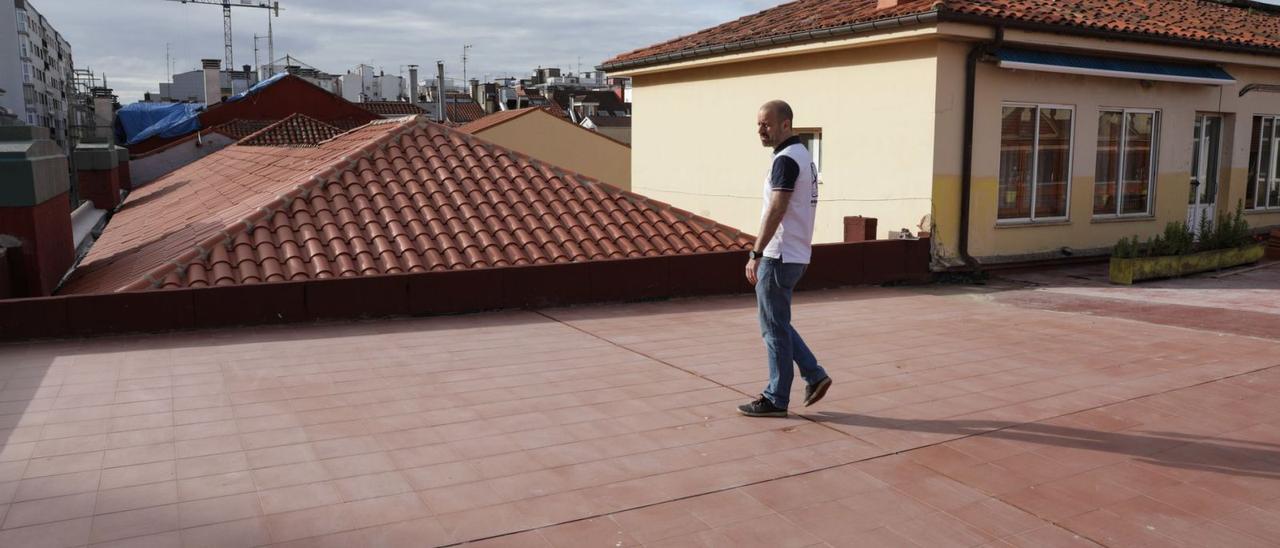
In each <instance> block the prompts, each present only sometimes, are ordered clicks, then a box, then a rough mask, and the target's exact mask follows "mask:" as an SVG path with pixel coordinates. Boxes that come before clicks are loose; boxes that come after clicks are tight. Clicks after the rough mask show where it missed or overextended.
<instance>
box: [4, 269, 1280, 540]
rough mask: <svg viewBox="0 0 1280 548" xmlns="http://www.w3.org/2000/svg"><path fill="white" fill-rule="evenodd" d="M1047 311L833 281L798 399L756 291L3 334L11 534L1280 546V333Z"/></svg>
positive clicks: (965, 295) (810, 329)
mask: <svg viewBox="0 0 1280 548" xmlns="http://www.w3.org/2000/svg"><path fill="white" fill-rule="evenodd" d="M1270 272H1272V274H1264V275H1262V277H1263V278H1265V279H1270V278H1267V276H1280V269H1272V270H1271V271H1270ZM1044 291H1046V290H1044V289H1041V290H1036V291H1032V290H1014V291H1009V292H1005V293H1002V294H1001V296H1003V295H1009V294H1012V293H1035V292H1044ZM1256 297H1257V298H1259V299H1264V300H1265V299H1270V304H1265V303H1264V304H1262V305H1260V306H1273V307H1274V306H1276V305H1277V304H1280V292H1274V291H1272V292H1260V293H1257V295H1256ZM1010 303H1012V304H1010ZM1028 303H1032V304H1034V303H1033V301H1032V300H1025V299H1024V300H1022V301H1018V300H1017V299H1014V300H1013V301H1010V302H1005V301H1002V300H1001V297H999V296H998V297H996V298H992V296H991V295H990V294H987V293H982V292H974V291H971V290H968V289H965V288H920V289H878V288H863V289H848V290H837V291H825V292H816V293H808V294H804V295H802V296H801V298H800V299H799V303H798V304H797V312H796V317H797V325H798V327H799V328H800V330H801V331H802V332H803V333H804V334H805V335H806V337H807V339H808V342H809V343H810V345H811V346H812V347H814V348H815V350H816V352H817V353H818V355H819V357H820V358H821V359H822V360H823V362H824V364H825V366H826V367H827V368H828V369H829V370H830V372H831V373H832V375H833V377H834V378H835V379H836V384H835V386H834V387H833V389H832V392H831V393H830V394H829V395H828V397H827V399H826V400H825V401H823V402H822V403H820V404H819V405H817V406H815V407H813V408H810V409H804V410H802V411H803V412H804V414H803V416H793V417H792V418H789V419H747V418H744V417H739V416H737V414H736V412H735V411H734V408H733V407H734V405H736V404H737V403H740V402H742V401H744V400H745V395H746V394H755V393H756V392H758V390H759V388H760V387H761V384H762V383H763V379H764V376H765V371H764V367H763V365H762V363H761V358H760V357H761V353H762V349H761V345H760V342H759V335H758V331H757V330H758V328H757V326H756V320H755V316H754V309H753V302H752V300H751V299H750V298H748V297H728V298H714V299H699V300H690V301H674V302H664V303H648V304H628V305H608V306H596V307H582V308H572V309H559V310H550V311H545V312H542V313H537V312H507V313H494V314H484V315H475V316H464V317H449V318H432V319H414V320H399V321H382V322H370V323H356V324H338V325H322V326H301V327H285V328H270V329H253V330H226V331H211V332H200V333H184V334H176V335H165V336H137V337H127V338H106V339H92V340H83V341H71V342H49V343H36V344H27V345H11V346H0V382H3V385H2V387H0V427H3V428H5V429H6V430H4V431H3V432H2V433H0V441H2V442H3V444H4V445H3V448H2V449H0V516H2V518H3V522H2V523H0V546H6V547H7V546H15V547H17V546H21V547H34V546H46V545H47V546H82V545H118V546H257V545H268V544H273V545H280V546H342V547H348V546H429V545H447V544H454V543H463V542H467V541H476V540H480V541H481V542H480V543H478V545H487V546H521V547H524V546H575V547H576V546H632V545H641V544H643V545H649V546H770V547H787V546H796V547H803V546H826V545H830V546H917V545H918V546H924V547H937V546H977V545H994V546H1008V545H1013V546H1036V547H1041V546H1089V545H1094V544H1095V543H1096V544H1103V545H1108V546H1145V545H1161V546H1232V547H1248V546H1259V547H1261V546H1275V545H1277V544H1280V525H1278V524H1280V399H1277V398H1276V397H1275V396H1274V395H1275V394H1276V393H1277V392H1278V391H1280V367H1278V366H1280V343H1277V342H1276V341H1275V340H1271V339H1267V338H1259V337H1246V336H1241V335H1236V334H1231V332H1225V333H1224V332H1214V331H1205V330H1194V329H1186V328H1183V327H1177V326H1170V325H1161V324H1158V323H1151V322H1143V321H1134V320H1131V319H1124V318H1114V317H1108V316H1107V315H1105V314H1099V313H1097V311H1094V312H1093V313H1091V314H1079V313H1064V312H1058V311H1050V310H1043V309H1041V308H1037V307H1036V306H1031V305H1030V304H1028ZM1202 304H1203V303H1202ZM1210 304H1211V303H1210ZM799 389H800V388H799V387H797V391H798V390H799ZM797 410H800V409H797Z"/></svg>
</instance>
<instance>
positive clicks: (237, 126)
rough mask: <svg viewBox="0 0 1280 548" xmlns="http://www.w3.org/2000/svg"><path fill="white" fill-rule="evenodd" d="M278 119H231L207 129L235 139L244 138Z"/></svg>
mask: <svg viewBox="0 0 1280 548" xmlns="http://www.w3.org/2000/svg"><path fill="white" fill-rule="evenodd" d="M278 121H279V120H240V119H236V120H232V121H230V122H227V123H225V124H221V125H217V126H214V127H212V128H209V131H213V132H215V133H221V134H223V135H226V136H227V137H230V138H232V139H235V140H237V141H238V140H240V139H244V138H245V137H248V136H250V135H253V134H254V133H257V132H259V131H262V130H263V129H265V128H266V127H267V126H270V125H272V124H274V123H276V122H278Z"/></svg>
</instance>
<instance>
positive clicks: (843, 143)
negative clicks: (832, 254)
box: [632, 40, 938, 243]
mask: <svg viewBox="0 0 1280 548" xmlns="http://www.w3.org/2000/svg"><path fill="white" fill-rule="evenodd" d="M936 44H937V42H936V41H934V40H928V41H916V42H904V43H897V44H892V45H881V46H875V47H862V48H856V49H844V50H836V51H819V52H814V53H805V54H802V55H794V56H789V57H777V58H771V59H760V60H750V61H743V62H736V63H730V64H722V65H716V66H708V67H699V68H697V70H680V71H673V72H661V73H656V74H643V73H640V74H636V75H634V76H633V81H632V84H633V86H634V90H633V94H634V95H633V103H632V114H633V117H632V146H633V150H634V152H633V154H634V155H635V163H634V167H633V184H634V190H635V191H636V192H638V193H640V194H643V195H645V196H649V197H652V198H655V199H658V200H662V201H665V202H669V203H671V204H674V205H676V206H677V207H680V208H683V209H686V210H689V211H692V212H694V213H697V214H699V215H702V216H705V217H709V218H712V219H715V220H716V221H719V222H721V223H724V224H726V225H729V226H733V227H736V228H739V229H741V230H743V231H745V232H748V233H755V232H756V231H757V230H758V229H759V224H760V211H761V207H762V205H763V186H764V181H765V178H766V176H767V175H768V170H769V167H770V158H771V156H772V151H771V150H770V149H767V148H764V147H762V146H761V145H760V141H759V138H758V137H757V136H756V113H757V111H758V109H759V107H760V105H762V104H764V103H765V102H767V101H769V100H772V99H783V100H786V101H787V102H789V103H790V104H791V106H792V108H793V110H794V111H795V115H796V119H795V127H797V128H821V129H822V164H823V165H822V173H821V181H822V186H821V187H820V190H819V192H820V197H819V206H818V217H817V226H816V231H815V234H814V240H815V242H818V243H820V242H838V241H841V240H843V237H844V217H846V216H854V215H863V216H867V217H875V218H877V219H878V221H879V236H880V237H881V238H883V237H884V236H885V233H886V232H888V231H896V230H899V229H902V228H909V229H910V230H911V231H912V232H913V233H914V232H916V231H917V230H918V228H917V225H919V224H920V222H921V219H922V218H923V217H924V216H925V215H927V214H929V212H930V202H931V199H932V197H931V187H932V177H933V173H934V170H933V166H932V162H931V161H930V158H931V156H932V154H933V151H934V135H933V128H934V127H935V124H934V109H935V97H934V90H935V89H936V87H937V86H936V81H935V79H936V77H937V74H938V70H937V67H936V55H937V46H936Z"/></svg>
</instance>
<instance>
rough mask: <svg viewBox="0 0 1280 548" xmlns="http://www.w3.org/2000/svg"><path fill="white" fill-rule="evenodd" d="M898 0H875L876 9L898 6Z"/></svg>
mask: <svg viewBox="0 0 1280 548" xmlns="http://www.w3.org/2000/svg"><path fill="white" fill-rule="evenodd" d="M898 2H899V0H876V9H878V10H882V9H888V8H896V7H898Z"/></svg>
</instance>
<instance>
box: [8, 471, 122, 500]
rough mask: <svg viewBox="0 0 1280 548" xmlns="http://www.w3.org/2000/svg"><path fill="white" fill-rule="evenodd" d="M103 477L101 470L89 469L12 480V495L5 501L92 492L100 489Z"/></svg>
mask: <svg viewBox="0 0 1280 548" xmlns="http://www.w3.org/2000/svg"><path fill="white" fill-rule="evenodd" d="M101 477H102V472H101V471H100V470H87V471H84V472H72V473H70V474H62V475H59V476H43V477H38V478H29V479H24V480H21V481H17V482H10V483H8V484H7V485H12V487H11V488H10V489H11V490H12V491H11V494H12V496H11V497H8V500H5V501H4V502H6V503H7V502H10V501H12V502H22V501H27V500H35V499H43V498H49V497H60V496H64V495H75V494H78V493H88V492H92V491H95V490H97V489H98V482H99V480H100V478H101Z"/></svg>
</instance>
